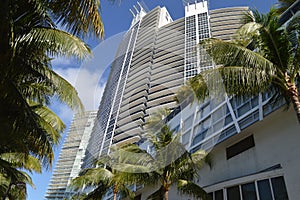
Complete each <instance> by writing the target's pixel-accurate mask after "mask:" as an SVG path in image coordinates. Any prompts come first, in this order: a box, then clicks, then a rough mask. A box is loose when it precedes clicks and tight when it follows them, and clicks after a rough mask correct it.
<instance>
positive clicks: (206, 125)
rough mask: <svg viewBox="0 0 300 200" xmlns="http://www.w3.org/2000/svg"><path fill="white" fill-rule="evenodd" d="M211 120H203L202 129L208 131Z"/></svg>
mask: <svg viewBox="0 0 300 200" xmlns="http://www.w3.org/2000/svg"><path fill="white" fill-rule="evenodd" d="M210 123H211V118H210V117H208V118H206V119H205V120H203V129H208V128H209V127H210Z"/></svg>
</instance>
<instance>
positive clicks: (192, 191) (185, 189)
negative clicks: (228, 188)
mask: <svg viewBox="0 0 300 200" xmlns="http://www.w3.org/2000/svg"><path fill="white" fill-rule="evenodd" d="M177 189H178V191H179V192H180V193H181V194H187V195H190V196H193V197H195V198H198V199H202V200H211V199H210V197H209V196H208V195H207V193H206V192H205V190H203V189H202V188H201V187H200V186H199V185H197V184H195V183H193V182H191V181H187V180H182V179H181V180H178V183H177Z"/></svg>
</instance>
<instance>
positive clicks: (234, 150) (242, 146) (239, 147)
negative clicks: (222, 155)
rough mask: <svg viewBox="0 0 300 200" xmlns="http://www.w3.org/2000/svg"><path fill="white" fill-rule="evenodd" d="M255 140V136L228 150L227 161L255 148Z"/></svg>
mask: <svg viewBox="0 0 300 200" xmlns="http://www.w3.org/2000/svg"><path fill="white" fill-rule="evenodd" d="M254 146H255V144H254V138H253V135H251V136H249V137H247V138H245V139H243V140H241V141H240V142H238V143H236V144H234V145H232V146H230V147H228V148H226V156H227V160H228V159H229V158H232V157H234V156H236V155H238V154H240V153H242V152H244V151H246V150H248V149H250V148H251V147H254Z"/></svg>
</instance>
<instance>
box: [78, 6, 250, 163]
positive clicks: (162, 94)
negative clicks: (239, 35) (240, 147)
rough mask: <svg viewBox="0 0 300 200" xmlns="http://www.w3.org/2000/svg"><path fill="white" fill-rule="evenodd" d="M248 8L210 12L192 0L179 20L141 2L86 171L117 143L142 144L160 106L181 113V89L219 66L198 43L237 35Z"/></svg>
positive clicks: (114, 66) (111, 78)
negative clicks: (177, 96)
mask: <svg viewBox="0 0 300 200" xmlns="http://www.w3.org/2000/svg"><path fill="white" fill-rule="evenodd" d="M246 10H247V8H245V7H242V8H226V9H224V10H223V11H224V12H223V11H222V9H219V10H216V11H211V13H210V12H209V10H208V4H207V1H196V2H193V3H189V2H186V5H185V17H184V18H181V19H178V20H175V21H174V20H173V19H172V18H171V16H170V14H169V12H168V11H167V9H166V8H165V7H156V8H154V9H153V10H151V11H149V12H146V11H145V9H144V8H143V7H142V6H141V5H140V4H138V5H137V6H134V9H132V10H131V12H132V14H133V20H132V23H131V26H130V29H129V30H128V31H127V33H126V34H125V36H124V37H123V40H122V42H121V44H120V46H119V49H118V51H117V55H116V58H115V61H114V62H113V63H112V67H111V72H110V75H109V78H108V81H107V84H106V89H105V91H104V94H103V97H102V100H101V103H100V106H99V111H98V115H97V120H96V122H95V126H94V128H93V132H92V136H91V139H90V142H89V146H88V152H87V156H86V158H85V162H84V163H85V167H88V166H91V164H92V161H93V160H94V159H97V158H98V157H99V156H100V155H103V154H107V153H109V147H110V146H111V145H122V144H125V143H134V142H138V141H139V140H140V139H141V138H142V136H143V134H144V125H145V123H146V122H147V120H148V119H149V116H150V115H151V114H152V113H154V112H156V111H157V110H158V109H159V108H169V109H171V110H172V109H175V108H176V107H177V104H176V102H175V99H174V97H175V93H176V92H177V90H178V89H179V87H181V86H182V85H184V82H185V81H186V80H188V79H189V78H191V77H193V76H194V75H196V74H198V73H200V72H201V71H202V70H205V69H208V68H211V67H213V64H212V61H211V59H210V58H209V57H208V55H207V54H206V53H205V51H204V49H199V48H197V44H198V43H199V42H200V41H201V40H203V39H205V38H209V37H211V36H215V37H218V38H221V39H229V38H230V37H232V36H233V35H234V32H235V31H236V29H237V27H239V26H240V25H241V22H240V21H239V20H240V19H241V17H242V16H243V14H244V11H246ZM222 20H223V21H222ZM225 29H226V31H222V30H225ZM220 31H221V32H224V33H225V32H226V34H225V35H222V34H221V33H219V32H220Z"/></svg>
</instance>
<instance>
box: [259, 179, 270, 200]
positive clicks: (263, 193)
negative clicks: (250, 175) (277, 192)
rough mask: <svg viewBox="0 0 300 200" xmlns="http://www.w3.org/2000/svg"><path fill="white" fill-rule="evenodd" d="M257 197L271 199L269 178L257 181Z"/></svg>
mask: <svg viewBox="0 0 300 200" xmlns="http://www.w3.org/2000/svg"><path fill="white" fill-rule="evenodd" d="M257 186H258V194H259V198H260V199H263V200H272V193H271V187H270V183H269V179H266V180H261V181H257Z"/></svg>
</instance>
